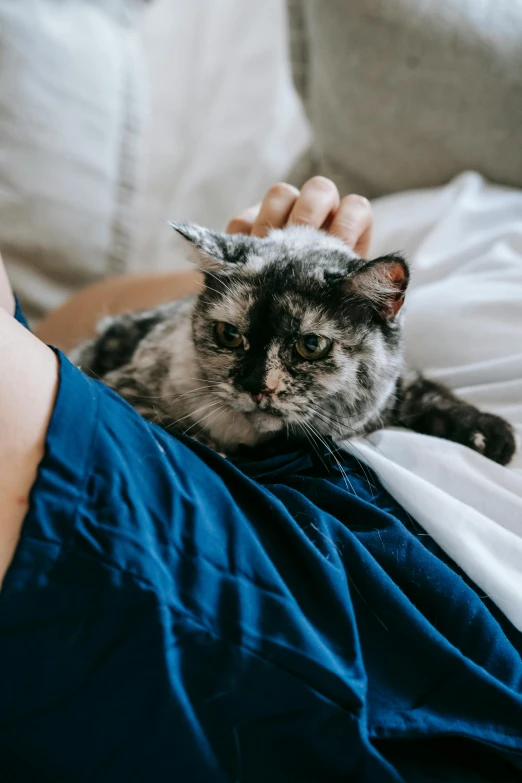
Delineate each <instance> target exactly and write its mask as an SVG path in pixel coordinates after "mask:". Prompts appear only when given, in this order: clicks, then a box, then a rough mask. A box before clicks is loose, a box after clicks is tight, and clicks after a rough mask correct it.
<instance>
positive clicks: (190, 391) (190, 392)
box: [164, 384, 215, 405]
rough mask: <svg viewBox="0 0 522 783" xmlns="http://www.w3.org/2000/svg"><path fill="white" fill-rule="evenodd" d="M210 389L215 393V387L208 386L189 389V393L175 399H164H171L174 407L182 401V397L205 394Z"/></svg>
mask: <svg viewBox="0 0 522 783" xmlns="http://www.w3.org/2000/svg"><path fill="white" fill-rule="evenodd" d="M208 389H211V390H212V391H213V390H214V389H215V387H214V386H213V385H211V384H207V385H206V386H197V387H196V388H195V389H189V391H186V392H184V393H183V394H179V395H178V396H177V397H174V398H173V399H169V398H168V397H165V398H164V399H165V400H167V399H169V401H170V403H171V405H174V403H175V402H177V401H178V400H181V398H182V397H187V396H188V395H189V394H196V392H201V393H203V392H205V391H207V390H208ZM196 396H197V395H196Z"/></svg>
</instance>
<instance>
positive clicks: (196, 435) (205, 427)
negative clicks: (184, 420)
mask: <svg viewBox="0 0 522 783" xmlns="http://www.w3.org/2000/svg"><path fill="white" fill-rule="evenodd" d="M225 412H226V407H225V406H223V407H222V408H219V409H218V410H217V411H212V413H213V414H217V415H215V416H214V417H213V418H212V419H210V421H207V423H206V424H205V426H204V427H202V428H201V429H200V430H198V431H197V432H196V434H195V435H193V436H192V437H194V438H197V437H198V435H201V433H202V432H203V430H204V429H208V428H209V426H210V425H211V424H214V422H216V421H217V420H218V419H219V417H220V416H222V415H223V414H224V413H225ZM187 432H188V430H187Z"/></svg>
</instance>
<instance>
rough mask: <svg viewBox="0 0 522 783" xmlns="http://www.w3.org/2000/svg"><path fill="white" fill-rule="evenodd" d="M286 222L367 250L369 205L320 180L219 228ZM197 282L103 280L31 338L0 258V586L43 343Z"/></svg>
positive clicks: (17, 514)
mask: <svg viewBox="0 0 522 783" xmlns="http://www.w3.org/2000/svg"><path fill="white" fill-rule="evenodd" d="M288 222H291V223H305V224H309V225H313V226H315V227H316V228H324V229H325V230H328V231H330V232H331V233H333V234H335V235H336V236H339V237H341V238H342V239H343V240H344V241H345V242H347V244H349V245H350V246H351V247H354V248H355V250H356V252H357V253H359V255H361V256H365V255H366V253H367V251H368V246H369V242H370V234H371V226H372V212H371V207H370V204H369V202H368V201H367V200H366V199H363V198H362V197H360V196H347V197H346V198H344V199H342V200H341V198H340V197H339V193H338V191H337V189H336V187H335V185H334V184H333V183H332V182H330V181H329V180H326V179H324V178H323V177H314V178H313V179H312V180H309V182H307V183H306V184H305V185H304V186H303V188H302V190H301V192H299V191H298V190H297V189H296V188H293V187H292V186H290V185H286V184H284V183H281V184H279V185H275V186H274V187H273V188H271V189H270V190H269V191H268V193H267V195H266V196H265V198H264V199H263V201H262V203H261V204H258V205H256V206H255V207H251V208H250V209H248V210H245V211H244V212H242V213H241V214H239V215H237V216H236V217H235V218H233V220H231V221H230V223H229V226H228V229H227V230H228V231H229V232H231V233H245V234H254V235H256V236H264V235H265V234H266V233H267V231H268V230H269V229H270V228H281V227H283V226H284V225H286V224H287V223H288ZM199 283H200V280H199V278H198V277H197V275H195V273H194V272H192V271H188V272H173V273H167V274H161V275H136V276H126V277H122V278H112V279H108V280H105V281H102V282H100V283H96V284H95V285H92V286H90V287H89V288H87V289H85V290H84V291H81V292H80V293H78V294H75V295H74V296H73V297H71V299H70V300H69V301H68V302H66V303H65V304H64V305H63V306H62V307H60V308H59V309H58V310H56V311H55V312H54V313H51V314H50V315H49V316H47V317H46V318H45V319H44V320H43V321H42V323H41V324H40V327H39V329H38V333H37V334H38V337H37V336H34V335H32V334H31V333H30V332H28V331H27V330H26V329H24V328H23V327H22V326H20V324H18V323H17V322H16V321H15V320H14V318H13V317H12V315H13V312H14V298H13V294H12V291H11V287H10V285H9V281H8V279H7V275H6V273H5V268H4V266H3V263H2V260H1V257H0V379H1V380H0V434H1V437H0V498H1V499H2V502H1V504H0V584H1V582H2V580H3V578H4V576H5V572H6V570H7V568H8V566H9V563H10V562H11V560H12V557H13V554H14V552H15V549H16V546H17V543H18V540H19V537H20V531H21V527H22V523H23V520H24V517H25V514H26V513H27V509H28V505H29V493H30V491H31V487H32V485H33V483H34V480H35V478H36V474H37V470H38V465H39V463H40V461H41V459H42V457H43V454H44V446H45V436H46V433H47V428H48V426H49V420H50V418H51V414H52V410H53V406H54V401H55V397H56V391H57V387H58V363H57V359H56V356H55V354H54V353H53V351H52V350H51V349H50V348H48V347H47V345H46V344H45V343H47V342H48V343H51V344H53V345H56V346H57V347H60V348H62V349H63V350H68V349H69V348H71V347H72V346H73V345H75V344H77V343H78V342H79V341H80V340H82V339H85V338H87V337H89V336H90V335H92V334H93V332H94V329H95V326H96V323H97V321H98V320H99V318H100V317H101V316H102V315H105V314H109V313H112V314H116V313H121V312H125V311H128V310H134V309H140V308H147V307H151V306H153V305H156V304H159V303H161V302H166V301H170V300H172V299H175V298H177V297H181V296H184V295H186V294H189V293H192V292H195V291H197V290H198V285H199ZM38 338H40V339H38Z"/></svg>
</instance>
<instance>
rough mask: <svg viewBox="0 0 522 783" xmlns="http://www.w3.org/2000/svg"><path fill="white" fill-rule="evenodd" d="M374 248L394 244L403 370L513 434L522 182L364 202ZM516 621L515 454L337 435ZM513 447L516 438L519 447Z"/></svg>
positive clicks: (518, 389)
mask: <svg viewBox="0 0 522 783" xmlns="http://www.w3.org/2000/svg"><path fill="white" fill-rule="evenodd" d="M374 207H375V223H376V233H375V237H374V242H373V247H372V254H373V255H380V254H381V253H385V252H388V251H390V250H403V251H404V252H405V253H406V254H407V256H408V257H409V259H410V261H411V263H412V268H413V269H412V272H413V274H412V283H411V289H410V292H409V295H408V297H407V310H406V332H407V348H406V358H407V363H408V366H409V368H411V369H417V370H421V371H422V372H424V373H425V374H426V375H427V376H428V377H430V378H433V379H436V380H439V381H441V382H443V383H446V384H447V385H449V386H450V387H451V388H452V389H454V390H455V391H456V392H457V394H459V395H460V396H461V397H463V398H464V399H466V400H469V401H470V402H472V403H474V404H476V405H477V406H479V407H480V408H482V409H484V410H488V411H491V412H493V413H497V414H499V415H501V416H504V417H505V418H507V419H508V420H509V421H511V422H512V424H513V425H514V426H515V427H516V428H517V431H518V436H519V437H520V436H521V435H522V192H521V191H517V190H512V189H508V188H501V187H495V186H492V185H489V184H486V183H485V182H484V181H483V180H482V179H481V178H480V177H479V176H478V175H477V174H473V173H466V174H463V175H461V176H459V177H457V179H455V180H454V181H453V182H452V183H451V184H450V185H448V186H446V187H444V188H436V189H430V190H424V191H415V192H410V193H402V194H399V195H395V196H389V197H386V198H383V199H379V200H378V201H376V202H375V203H374ZM346 445H347V448H348V449H349V450H351V451H352V452H353V454H354V455H355V456H357V457H358V458H359V459H363V460H364V461H366V462H367V463H368V464H369V465H371V466H372V468H373V469H374V470H375V471H376V472H377V474H378V475H379V477H380V479H381V481H382V483H383V485H384V486H385V487H386V488H387V489H388V491H389V492H390V493H391V494H392V495H393V496H394V497H395V498H396V499H397V500H398V501H399V502H400V503H401V504H402V506H404V508H406V510H407V511H408V512H409V513H410V514H411V515H412V517H414V518H415V519H416V520H417V521H418V522H419V523H420V524H421V525H422V526H423V527H424V529H425V530H426V532H427V533H429V534H430V535H431V536H432V537H433V538H434V539H435V540H436V541H437V542H438V543H439V544H440V546H441V547H442V548H443V549H444V550H445V551H446V552H447V553H448V554H449V555H450V556H451V557H452V558H453V559H454V560H455V561H456V562H457V563H458V564H459V565H460V566H461V567H462V568H463V569H464V571H465V572H466V573H467V574H468V575H469V576H470V577H471V578H472V579H473V580H474V581H475V583H476V584H477V585H478V586H479V587H480V588H481V590H483V591H484V594H487V595H489V596H490V597H491V598H492V600H493V601H495V603H496V604H497V606H499V607H500V609H501V610H502V611H503V612H504V613H505V615H506V616H507V617H508V618H509V619H510V620H511V622H512V623H513V624H514V625H515V626H516V627H517V628H518V629H519V630H522V454H521V453H520V450H519V452H518V453H517V455H516V456H515V458H514V460H513V462H512V463H511V464H510V465H509V467H500V466H499V465H497V464H495V463H493V462H491V461H490V460H488V459H486V458H485V457H483V456H481V455H480V454H477V453H475V452H473V451H471V450H470V449H467V448H465V447H463V446H460V445H458V444H455V443H450V442H448V441H443V440H439V439H437V438H431V437H427V436H424V435H418V434H415V433H412V432H407V431H403V430H381V431H379V432H376V433H374V434H373V435H371V436H370V437H369V438H366V439H364V440H362V441H356V442H353V443H352V444H349V443H348V444H346ZM519 448H520V447H519Z"/></svg>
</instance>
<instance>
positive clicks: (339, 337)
mask: <svg viewBox="0 0 522 783" xmlns="http://www.w3.org/2000/svg"><path fill="white" fill-rule="evenodd" d="M172 225H173V227H174V228H175V229H176V230H177V231H178V232H179V233H180V234H181V235H182V236H183V237H184V238H185V239H186V240H187V242H188V243H189V246H188V249H189V251H190V255H191V258H192V261H193V262H194V263H196V264H197V266H198V267H199V268H200V269H201V270H202V272H203V273H204V287H203V289H202V291H201V294H200V296H199V298H198V302H197V305H196V308H195V311H194V316H193V336H194V344H195V349H196V354H197V361H198V364H199V370H200V372H201V374H202V377H205V378H206V379H208V380H209V382H211V383H213V384H214V390H215V391H214V392H213V394H215V395H216V398H218V399H219V400H220V401H221V402H223V403H224V404H225V405H226V406H227V409H228V408H230V409H231V410H233V411H236V412H238V414H242V415H243V416H244V417H246V418H247V419H248V421H249V423H250V424H251V425H252V427H253V428H254V430H255V431H256V432H258V433H259V436H260V438H262V437H263V436H265V435H268V434H269V433H274V432H277V431H279V430H284V429H287V430H288V431H289V432H291V433H294V434H298V433H299V434H300V435H304V436H306V435H310V436H311V435H313V432H314V431H315V432H316V434H317V433H318V434H319V435H321V436H324V435H331V436H336V437H349V436H350V435H351V434H353V433H354V432H361V431H363V430H364V428H365V427H367V426H368V424H369V423H370V422H371V421H374V420H375V418H376V417H378V416H379V413H380V412H381V411H382V410H383V407H384V406H385V405H386V403H387V401H388V400H389V398H390V395H392V394H393V391H394V388H395V384H396V380H397V377H398V375H399V372H400V370H401V333H400V332H401V329H400V310H401V306H402V303H403V300H404V294H405V291H406V287H407V284H408V278H409V273H408V267H407V264H406V262H405V261H404V259H403V258H402V257H401V256H400V255H390V256H385V257H381V258H377V259H374V260H372V261H365V260H362V259H360V258H358V257H357V256H355V254H354V253H353V252H352V251H351V250H350V249H349V248H348V247H347V246H346V245H345V244H344V243H343V242H342V241H341V240H339V239H336V238H335V237H332V236H330V235H328V234H326V233H324V232H322V231H317V230H315V229H312V228H309V227H302V226H301V227H290V228H287V229H284V230H273V231H271V232H270V233H269V235H268V236H267V237H266V238H264V239H259V238H256V237H250V236H244V235H228V234H220V233H217V232H214V231H210V230H208V229H205V228H202V227H200V226H195V225H192V224H172Z"/></svg>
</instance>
